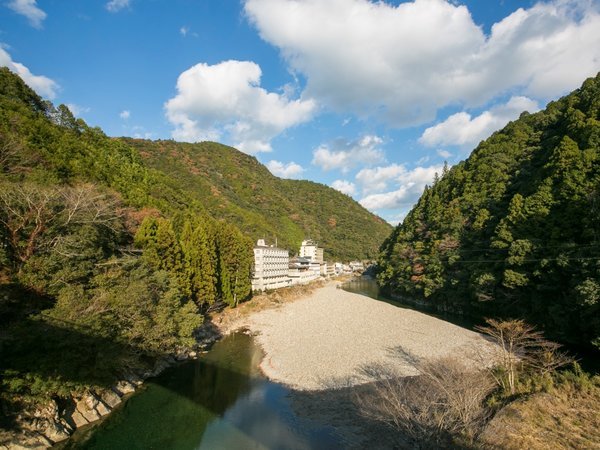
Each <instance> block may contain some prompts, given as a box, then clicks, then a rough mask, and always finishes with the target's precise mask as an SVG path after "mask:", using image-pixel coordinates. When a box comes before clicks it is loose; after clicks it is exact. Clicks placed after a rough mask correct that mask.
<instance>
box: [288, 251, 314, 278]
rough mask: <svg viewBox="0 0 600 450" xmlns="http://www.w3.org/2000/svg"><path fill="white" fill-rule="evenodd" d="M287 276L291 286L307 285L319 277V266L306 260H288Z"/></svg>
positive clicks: (298, 258)
mask: <svg viewBox="0 0 600 450" xmlns="http://www.w3.org/2000/svg"><path fill="white" fill-rule="evenodd" d="M315 269H316V270H315ZM288 276H289V277H290V279H291V283H292V285H296V284H308V283H310V282H311V281H314V280H316V279H317V278H319V277H320V276H321V275H320V264H319V263H315V262H313V261H311V260H310V259H308V258H302V257H297V258H292V259H291V260H290V266H289V270H288Z"/></svg>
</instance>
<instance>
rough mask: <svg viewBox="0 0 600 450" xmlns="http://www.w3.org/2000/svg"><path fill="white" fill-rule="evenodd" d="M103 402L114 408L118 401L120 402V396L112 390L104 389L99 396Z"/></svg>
mask: <svg viewBox="0 0 600 450" xmlns="http://www.w3.org/2000/svg"><path fill="white" fill-rule="evenodd" d="M100 398H101V399H102V401H103V402H104V404H106V405H107V406H108V407H109V408H111V409H112V408H114V407H115V406H117V405H118V404H119V403H121V397H119V396H118V395H117V394H115V393H114V392H113V391H104V392H103V393H102V395H101V396H100Z"/></svg>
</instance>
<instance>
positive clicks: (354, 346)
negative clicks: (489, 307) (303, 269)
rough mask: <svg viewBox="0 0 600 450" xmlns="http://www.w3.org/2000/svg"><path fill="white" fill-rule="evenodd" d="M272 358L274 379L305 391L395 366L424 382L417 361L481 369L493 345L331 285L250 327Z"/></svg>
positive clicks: (265, 366)
mask: <svg viewBox="0 0 600 450" xmlns="http://www.w3.org/2000/svg"><path fill="white" fill-rule="evenodd" d="M245 322H246V323H245V326H247V327H248V328H249V329H250V330H251V331H252V332H253V333H254V334H256V339H257V341H258V343H259V344H260V345H261V346H262V348H263V350H264V352H265V358H264V359H263V361H262V363H261V369H262V370H263V372H264V373H265V375H266V376H267V377H269V378H270V379H272V380H274V381H278V382H281V383H284V384H286V385H289V386H292V387H294V388H295V389H299V390H324V389H332V388H336V387H345V386H351V385H357V384H362V383H367V382H370V381H372V380H371V379H370V378H369V376H368V375H367V374H366V373H365V371H364V370H363V369H364V368H365V367H369V366H372V365H374V364H386V365H391V366H393V368H394V369H395V370H396V371H397V372H398V373H399V374H400V375H406V376H409V375H416V373H417V372H416V370H415V367H414V360H415V359H421V358H425V359H430V358H437V357H442V356H456V357H458V358H461V359H463V360H470V361H471V362H472V363H473V364H480V361H481V360H485V359H486V358H485V357H483V358H482V355H486V354H489V353H490V352H491V351H492V345H491V344H490V343H489V342H488V341H487V340H486V339H485V338H484V337H483V336H481V335H480V334H478V333H476V332H473V331H470V330H467V329H464V328H461V327H459V326H456V325H453V324H451V323H448V322H445V321H443V320H440V319H437V318H434V317H431V316H428V315H426V314H423V313H420V312H418V311H413V310H410V309H404V308H399V307H396V306H394V305H391V304H388V303H385V302H382V301H378V300H375V299H372V298H369V297H366V296H363V295H359V294H354V293H351V292H347V291H344V290H343V289H339V288H338V283H335V282H332V283H328V284H327V285H326V286H324V287H322V288H319V289H317V290H315V291H314V292H313V293H312V294H310V295H308V296H306V297H304V298H301V299H298V300H296V301H294V302H292V303H286V304H283V305H282V306H280V307H278V308H275V309H267V310H263V311H260V312H256V313H254V314H252V315H250V316H249V317H248V318H247V319H246V320H245Z"/></svg>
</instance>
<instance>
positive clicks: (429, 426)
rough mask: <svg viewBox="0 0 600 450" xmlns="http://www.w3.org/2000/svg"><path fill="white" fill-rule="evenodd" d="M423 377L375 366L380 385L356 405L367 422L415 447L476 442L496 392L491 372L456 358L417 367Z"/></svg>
mask: <svg viewBox="0 0 600 450" xmlns="http://www.w3.org/2000/svg"><path fill="white" fill-rule="evenodd" d="M416 367H417V369H418V371H419V374H420V375H418V376H413V377H401V376H398V375H397V374H396V373H395V372H394V370H393V369H392V368H391V367H390V366H383V365H379V366H371V367H369V368H366V369H365V372H366V375H368V376H370V377H374V378H375V379H376V380H377V381H376V382H374V383H373V384H372V385H371V386H370V387H369V388H367V389H364V390H361V391H360V392H361V393H360V394H357V396H356V403H357V405H358V407H359V410H360V412H361V414H363V415H364V416H365V417H368V418H371V419H375V420H377V421H381V422H384V423H386V424H388V425H390V426H391V427H392V428H394V429H395V430H397V431H398V432H399V433H401V435H403V436H408V437H410V438H411V440H412V441H413V444H414V445H416V446H424V447H426V448H430V447H431V446H432V445H444V443H448V440H449V439H451V438H452V437H456V436H459V435H460V436H461V438H463V439H468V440H473V439H474V438H475V437H476V436H477V435H478V433H479V432H480V431H481V430H482V428H483V426H484V424H485V422H486V420H487V418H488V417H489V411H488V409H487V408H486V406H485V399H486V398H487V397H488V396H489V395H490V393H491V392H492V391H493V390H494V386H495V383H494V380H493V379H492V378H491V377H490V375H489V373H488V372H487V371H481V370H474V369H472V368H470V367H468V366H467V365H466V364H465V363H463V362H461V361H459V360H458V359H455V358H441V359H436V360H432V361H425V362H418V363H417V365H416Z"/></svg>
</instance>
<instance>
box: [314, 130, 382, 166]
mask: <svg viewBox="0 0 600 450" xmlns="http://www.w3.org/2000/svg"><path fill="white" fill-rule="evenodd" d="M382 143H383V140H382V139H381V138H380V137H379V136H374V135H366V136H363V137H362V138H360V139H359V140H357V141H345V140H337V141H335V142H334V143H333V144H332V145H326V144H322V145H320V146H319V147H318V148H316V149H315V150H314V152H313V159H312V163H313V164H314V165H316V166H319V167H320V168H321V169H323V170H335V169H339V170H341V171H342V172H343V173H346V172H348V171H349V170H350V169H352V168H354V167H356V166H358V165H361V164H365V165H372V164H377V163H381V162H383V161H385V156H384V153H383V151H382V150H381V149H380V148H379V145H381V144H382Z"/></svg>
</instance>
